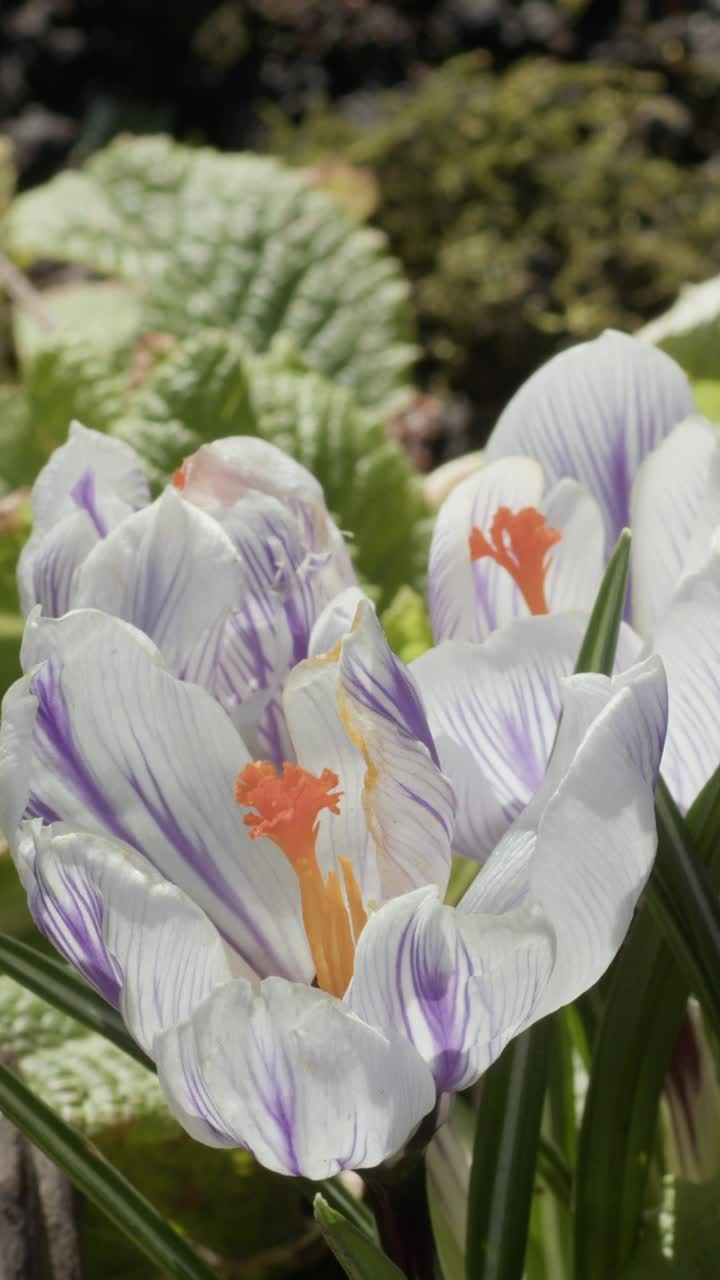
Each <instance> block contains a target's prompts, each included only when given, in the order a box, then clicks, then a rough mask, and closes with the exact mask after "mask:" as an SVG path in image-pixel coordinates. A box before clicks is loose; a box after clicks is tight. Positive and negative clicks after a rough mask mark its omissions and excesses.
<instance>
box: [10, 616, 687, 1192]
mask: <svg viewBox="0 0 720 1280" xmlns="http://www.w3.org/2000/svg"><path fill="white" fill-rule="evenodd" d="M352 614H353V616H352V622H351V624H350V626H349V629H348V626H347V622H346V617H347V616H348V613H347V610H346V609H345V610H344V609H343V608H338V607H337V606H336V605H335V606H330V607H329V609H328V611H327V614H326V616H325V617H324V618H321V619H320V623H319V628H320V630H319V633H320V634H322V635H323V637H324V639H325V641H326V642H328V643H330V642H332V643H331V644H330V647H329V649H328V651H327V652H325V653H324V654H321V655H317V656H314V657H311V658H308V659H306V660H305V661H302V662H300V663H299V664H298V665H297V666H295V667H294V669H293V670H292V672H291V673H290V675H289V677H288V678H287V680H286V682H285V687H284V691H283V695H282V696H283V710H284V715H285V720H286V724H287V727H288V732H289V736H290V739H291V743H292V748H293V754H294V757H295V762H294V764H292V765H291V766H290V767H288V766H287V765H286V766H285V767H284V768H283V769H279V768H276V767H275V766H274V765H273V764H272V763H271V762H269V761H267V760H258V759H256V758H254V757H253V755H252V754H251V752H250V751H249V750H248V746H247V744H246V743H245V742H244V741H243V739H242V737H241V735H240V734H239V732H238V730H237V728H236V727H235V725H234V724H233V722H232V720H231V719H230V717H229V716H228V714H227V712H226V711H225V710H224V709H223V707H222V706H221V705H220V704H219V702H218V701H217V700H216V699H215V698H213V697H212V696H211V694H209V693H208V692H207V690H205V689H203V688H201V687H199V686H198V685H196V684H193V683H192V682H190V681H187V680H182V679H180V678H179V677H178V675H177V674H176V673H175V672H173V670H172V669H171V667H170V666H169V665H168V663H167V662H166V661H165V659H164V657H163V655H162V653H161V652H160V651H159V649H158V648H157V646H156V645H154V644H153V642H152V641H151V640H150V639H149V638H148V637H147V635H145V634H143V633H142V632H141V631H139V630H138V629H137V628H135V627H133V626H131V625H129V624H128V623H126V622H124V621H122V620H120V619H117V618H114V617H111V616H109V615H108V614H103V613H101V612H99V611H94V610H83V609H79V610H74V611H71V612H69V613H67V614H66V615H65V616H63V617H61V618H59V619H49V618H44V617H42V616H41V615H40V611H39V609H36V610H34V611H33V612H32V613H31V615H30V618H29V621H28V625H27V628H26V634H25V639H24V644H23V664H24V669H25V670H26V672H27V674H26V675H25V676H24V677H22V678H21V679H20V680H19V681H18V682H17V683H16V684H15V685H14V686H13V687H12V688H11V689H10V690H9V691H8V693H7V694H6V697H5V700H4V704H3V716H2V729H1V731H0V821H1V823H2V827H3V830H4V831H5V833H6V835H7V837H8V840H9V842H10V845H11V848H12V852H13V856H14V858H15V861H16V864H17V867H18V869H19V872H20V875H21V877H22V880H23V883H24V885H25V887H26V890H27V893H28V900H29V904H30V908H31V911H32V914H33V917H34V919H35V921H36V922H37V924H38V926H39V928H40V929H41V930H42V931H43V932H44V933H45V935H46V936H47V937H48V938H49V939H50V941H51V942H52V943H53V944H54V946H55V947H57V949H58V950H59V951H60V952H61V953H62V954H63V955H64V956H65V957H66V958H67V959H68V960H69V961H70V962H71V963H72V964H73V965H74V966H75V967H76V968H77V969H78V970H79V972H80V973H82V974H83V975H84V976H85V978H86V979H87V980H88V982H90V983H91V984H92V985H93V986H94V987H95V988H96V990H97V991H99V992H100V993H101V994H102V995H103V996H104V997H105V998H106V999H107V1000H108V1001H110V1002H111V1003H112V1004H113V1005H115V1006H116V1007H117V1008H118V1009H119V1010H120V1011H121V1013H122V1015H123V1017H124V1019H125V1021H126V1023H127V1026H128V1028H129V1029H130V1031H131V1032H132V1034H133V1035H134V1036H135V1038H136V1039H137V1041H138V1042H139V1044H141V1045H142V1047H143V1048H144V1049H145V1050H146V1051H147V1053H148V1054H150V1055H151V1056H152V1057H153V1059H154V1060H155V1062H156V1064H157V1069H158V1075H159V1079H160V1082H161V1085H162V1087H163V1090H164V1092H165V1095H166V1097H167V1099H168V1102H169V1104H170V1106H171V1108H172V1110H173V1111H174V1113H175V1115H176V1116H177V1117H178V1119H179V1120H180V1122H181V1124H183V1125H184V1127H185V1128H186V1129H187V1131H188V1132H189V1133H190V1134H192V1135H194V1136H195V1137H196V1138H198V1139H200V1140H201V1141H203V1142H206V1143H209V1144H211V1145H217V1146H243V1147H246V1148H247V1149H248V1150H250V1151H251V1152H253V1153H254V1155H255V1156H256V1157H257V1158H258V1159H259V1160H260V1161H261V1162H262V1163H264V1164H265V1165H267V1166H268V1167H270V1168H272V1169H275V1170H279V1171H281V1172H284V1173H288V1174H303V1175H306V1176H308V1177H311V1178H319V1177H324V1176H328V1175H330V1174H333V1173H334V1172H336V1171H338V1170H341V1169H351V1168H365V1167H371V1166H375V1165H377V1164H379V1163H380V1162H382V1161H383V1160H385V1159H387V1158H389V1157H391V1156H394V1155H395V1154H396V1153H397V1152H398V1151H400V1150H402V1148H403V1146H404V1144H405V1143H406V1142H407V1141H408V1140H409V1138H410V1137H411V1135H412V1134H413V1133H414V1131H415V1130H416V1128H417V1127H418V1125H419V1124H420V1123H421V1121H422V1120H423V1119H424V1118H425V1117H431V1116H432V1114H433V1113H434V1112H435V1109H436V1108H437V1106H438V1102H439V1100H440V1098H441V1096H442V1095H444V1094H448V1093H452V1092H454V1091H456V1090H460V1089H464V1088H466V1087H467V1086H468V1085H470V1084H472V1082H473V1081H474V1080H476V1079H477V1078H478V1077H479V1076H480V1075H481V1073H482V1072H483V1071H484V1070H485V1069H486V1068H487V1067H488V1065H489V1064H490V1063H491V1062H493V1061H494V1059H495V1058H496V1057H497V1056H498V1054H499V1053H500V1052H501V1051H502V1049H503V1047H504V1045H505V1044H506V1043H507V1042H508V1040H509V1039H511V1037H513V1036H515V1035H517V1034H518V1033H519V1032H520V1031H522V1030H523V1028H525V1027H527V1026H529V1025H530V1024H531V1023H532V1022H534V1021H535V1020H536V1019H538V1018H541V1017H543V1016H544V1015H546V1014H548V1013H550V1012H551V1011H552V1010H554V1009H556V1008H557V1007H558V1006H560V1005H562V1004H564V1003H566V1002H567V1001H570V1000H572V999H574V998H575V997H576V996H577V995H578V994H579V993H580V992H581V991H583V990H585V989H586V988H587V987H589V986H590V985H592V984H593V983H594V982H595V981H596V980H597V978H598V977H599V976H600V974H601V973H602V972H603V970H604V969H605V968H606V966H607V965H608V964H609V962H610V960H611V959H612V957H613V956H614V954H615V952H616V950H617V948H618V946H619V944H620V941H621V940H622V937H623V936H624V934H625V931H626V929H627V927H628V925H629V922H630V919H631V917H632V912H633V909H634V905H635V902H636V901H637V897H638V895H639V893H640V892H641V890H642V887H643V885H644V883H645V880H646V878H647V875H648V874H649V871H650V867H651V865H652V861H653V857H654V853H655V845H656V835H655V825H654V815H653V787H654V783H655V779H656V773H657V768H658V764H659V761H660V756H661V753H662V748H663V741H664V735H665V723H666V712H667V709H666V688H665V677H664V673H663V670H662V665H661V664H660V662H659V661H658V660H657V659H655V658H650V659H649V660H648V661H646V662H644V663H642V664H640V665H637V666H634V667H632V668H630V669H629V670H628V671H627V672H625V673H623V674H622V675H620V676H618V677H615V678H613V679H608V678H605V677H602V676H575V677H571V678H570V679H569V680H567V681H566V682H565V683H564V685H563V688H562V692H561V697H562V701H563V707H564V711H563V715H562V720H561V725H560V730H559V733H558V737H557V742H556V746H555V750H554V752H553V755H552V759H551V762H550V765H549V768H548V769H547V771H546V773H545V776H544V778H543V780H542V782H541V785H540V786H539V788H538V789H537V790H536V791H535V794H534V795H533V796H532V798H531V800H530V803H529V804H528V805H527V806H526V807H525V809H524V810H523V812H522V813H521V814H520V815H519V817H518V818H517V819H516V820H515V821H514V822H513V823H512V825H511V826H510V827H509V829H508V830H507V831H506V832H505V834H504V836H503V837H502V838H501V839H500V841H499V843H498V844H497V845H496V847H495V848H494V849H493V851H492V852H491V853H490V856H489V857H488V859H487V862H486V864H485V866H483V867H482V869H481V870H480V872H479V874H478V876H477V878H476V880H475V881H474V883H473V885H472V887H471V888H470V889H469V891H468V892H467V893H466V895H465V897H464V898H463V899H462V901H461V902H460V904H459V906H458V907H457V909H455V908H451V907H450V906H447V905H444V903H443V897H444V894H445V891H446V888H447V885H448V878H449V873H450V858H451V849H452V848H453V847H454V845H455V843H456V838H457V834H458V831H460V830H462V829H463V824H465V826H467V823H468V821H469V818H468V816H467V814H466V813H465V812H464V809H463V805H464V796H463V795H462V794H460V793H458V792H456V790H455V787H454V786H453V783H452V782H451V779H450V777H449V774H448V771H446V770H445V768H444V767H443V765H442V763H441V747H442V749H443V750H447V751H449V752H452V750H455V751H456V753H458V752H462V753H463V754H464V755H465V756H466V757H467V759H466V760H465V762H464V764H465V772H466V776H469V771H470V770H471V769H474V771H475V776H476V779H477V781H478V789H481V788H482V786H483V785H484V786H485V790H486V792H487V788H488V784H487V781H486V782H485V783H483V779H486V780H487V778H488V777H496V778H499V777H501V776H502V775H503V774H506V773H507V770H508V769H509V768H512V767H513V766H512V764H511V763H510V761H511V758H512V752H511V751H510V752H509V747H508V741H507V739H506V738H504V737H503V734H502V731H499V732H497V733H495V732H494V730H493V727H492V724H491V723H488V725H487V727H486V733H485V738H484V741H483V742H482V743H481V744H479V745H478V747H477V749H475V748H474V747H473V745H472V744H470V746H469V747H468V744H467V743H466V742H465V741H464V740H463V741H460V740H456V741H455V742H454V743H453V742H452V741H450V738H449V735H448V733H447V732H446V733H445V734H444V735H443V741H442V743H441V742H440V740H439V739H436V737H435V736H434V735H433V733H432V731H431V728H430V725H429V722H428V716H427V714H426V710H425V705H424V700H423V695H422V694H421V690H420V685H419V683H418V681H417V680H416V679H415V677H414V676H413V674H412V672H411V671H409V670H408V669H407V668H406V667H404V666H403V664H402V663H401V662H400V661H399V660H398V659H397V658H396V657H395V656H394V655H393V654H392V652H391V651H390V649H389V647H388V645H387V642H386V640H385V637H384V635H383V633H382V630H381V628H380V626H379V624H378V622H377V619H376V617H375V614H374V611H373V609H372V606H371V605H370V604H369V602H367V601H361V602H360V603H359V605H358V607H357V608H355V609H353V610H352ZM441 654H442V650H439V651H438V655H441ZM442 660H443V659H442V657H441V656H438V657H437V661H438V662H439V663H442ZM452 678H453V680H454V682H455V685H454V687H455V690H456V692H457V695H458V697H459V698H460V699H463V700H464V702H465V704H466V705H467V707H468V708H474V712H477V709H478V707H479V706H480V705H481V702H482V689H481V688H478V687H477V686H476V684H475V681H474V675H473V673H472V671H470V669H463V670H459V671H454V672H453V673H452ZM463 682H465V683H463ZM508 752H509V754H508Z"/></svg>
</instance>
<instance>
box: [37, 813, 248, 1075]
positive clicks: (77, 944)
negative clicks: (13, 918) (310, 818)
mask: <svg viewBox="0 0 720 1280" xmlns="http://www.w3.org/2000/svg"><path fill="white" fill-rule="evenodd" d="M16 860H17V862H18V869H19V871H20V874H21V876H22V879H23V883H24V885H25V888H26V890H27V892H28V902H29V906H30V910H31V912H32V915H33V918H34V920H35V923H36V924H37V926H38V928H39V929H40V930H41V931H42V933H44V934H45V936H46V937H47V938H48V939H49V941H50V942H52V944H53V946H54V947H56V948H57V950H58V951H59V952H60V953H61V955H63V956H64V957H65V959H66V960H69V961H70V963H71V964H72V965H73V966H74V968H75V969H77V970H78V972H79V973H81V974H82V976H83V977H84V978H85V979H86V981H87V982H89V983H90V985H91V986H93V987H94V988H95V990H96V991H99V993H100V995H101V996H103V997H104V998H105V999H106V1000H107V1001H108V1003H109V1004H112V1005H114V1006H115V1008H117V1009H119V1010H120V1012H121V1013H122V1015H123V1018H124V1019H125V1022H126V1023H127V1026H128V1028H129V1030H130V1031H131V1033H132V1034H133V1036H134V1037H135V1039H136V1040H137V1041H138V1044H140V1045H141V1046H142V1048H143V1049H145V1051H146V1053H149V1054H152V1051H153V1044H154V1041H155V1037H156V1035H157V1034H158V1033H159V1032H160V1031H164V1030H165V1029H166V1028H167V1027H171V1026H174V1025H175V1024H176V1023H178V1022H181V1021H183V1020H184V1019H186V1018H188V1017H190V1015H191V1014H192V1012H193V1010H194V1009H195V1007H196V1006H197V1005H198V1004H200V1002H201V1001H203V1000H204V999H205V998H206V997H207V996H208V995H209V994H210V992H211V991H213V990H214V988H215V987H217V986H219V985H220V984H221V983H223V982H227V981H228V980H229V979H230V978H231V976H232V971H231V968H230V964H229V953H228V952H227V951H226V949H225V947H224V946H223V943H222V941H221V939H220V935H219V934H218V932H217V930H216V929H215V927H214V926H213V925H212V924H211V923H210V920H209V919H208V917H207V916H206V915H205V914H204V912H202V911H201V910H200V908H199V907H197V906H195V904H194V903H193V902H191V901H190V899H189V898H188V897H186V895H185V894H184V893H182V892H181V891H180V890H179V889H177V888H176V887H175V886H174V885H171V884H169V883H168V881H166V880H163V879H162V877H160V876H158V875H157V874H156V873H155V872H154V871H153V870H152V868H151V867H149V866H148V864H147V862H146V861H145V860H144V859H142V858H139V857H138V856H137V854H136V853H134V851H133V850H132V849H130V848H128V846H127V845H123V844H120V842H119V841H116V840H108V839H105V838H104V837H102V836H96V835H88V834H86V833H82V832H75V831H69V830H66V829H64V828H63V826H62V825H61V824H60V825H57V826H55V827H45V826H43V825H42V823H41V822H39V821H37V820H36V821H33V822H29V823H27V824H26V827H25V831H24V832H23V835H22V837H21V839H20V842H19V849H18V853H17V855H16Z"/></svg>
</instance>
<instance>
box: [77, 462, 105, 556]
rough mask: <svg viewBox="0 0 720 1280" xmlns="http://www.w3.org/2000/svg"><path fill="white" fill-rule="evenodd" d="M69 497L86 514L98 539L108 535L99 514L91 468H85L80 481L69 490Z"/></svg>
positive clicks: (103, 520)
mask: <svg viewBox="0 0 720 1280" xmlns="http://www.w3.org/2000/svg"><path fill="white" fill-rule="evenodd" d="M70 497H71V498H72V500H73V502H74V503H75V505H76V506H77V507H79V508H80V509H81V510H82V511H85V512H87V514H88V515H89V517H90V519H91V520H92V522H93V524H94V526H95V529H96V531H97V535H98V537H99V538H106V537H107V534H108V527H107V522H106V521H105V519H104V517H103V516H102V514H101V512H100V508H99V507H98V503H97V493H96V488H95V472H94V471H93V469H92V467H86V469H85V470H84V471H83V473H82V475H81V476H80V479H79V480H77V481H76V483H75V485H74V486H73V488H72V489H71V490H70Z"/></svg>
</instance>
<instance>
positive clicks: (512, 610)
mask: <svg viewBox="0 0 720 1280" xmlns="http://www.w3.org/2000/svg"><path fill="white" fill-rule="evenodd" d="M604 564H605V531H604V526H603V517H602V512H601V510H600V506H599V504H598V503H597V502H596V501H595V499H594V498H592V497H591V496H590V494H589V493H588V492H587V491H586V490H585V489H583V487H582V485H580V484H578V483H577V481H574V480H567V479H563V480H560V481H558V483H557V484H555V485H553V487H552V488H551V489H550V490H549V491H548V492H547V493H546V492H545V481H544V477H543V469H542V467H541V466H540V464H539V463H538V462H535V461H534V460H533V459H532V458H520V457H518V458H501V459H500V460H499V461H497V462H493V463H490V464H488V465H486V466H484V467H482V468H481V469H480V470H477V471H475V472H474V473H473V474H471V475H470V476H468V478H467V479H466V480H463V481H461V483H460V484H459V485H457V487H456V488H455V489H453V490H452V491H451V493H450V494H449V496H448V497H447V498H446V499H445V501H444V503H443V504H442V506H441V508H440V511H439V512H438V516H437V520H436V522H435V528H434V530H433V538H432V543H431V547H430V563H429V570H428V604H429V609H430V619H431V622H432V628H433V635H434V637H435V640H436V641H437V642H438V643H439V642H440V641H441V640H476V641H477V640H484V639H485V638H486V636H488V635H490V634H491V633H492V632H493V631H495V630H497V628H498V627H503V626H505V625H506V624H507V623H508V622H511V621H512V620H513V619H515V618H523V617H525V618H527V617H531V616H537V615H542V614H546V613H550V612H553V613H555V612H558V611H560V610H564V609H590V608H591V607H592V604H593V602H594V600H595V596H596V595H597V589H598V586H599V585H600V579H601V577H602V573H603V568H604Z"/></svg>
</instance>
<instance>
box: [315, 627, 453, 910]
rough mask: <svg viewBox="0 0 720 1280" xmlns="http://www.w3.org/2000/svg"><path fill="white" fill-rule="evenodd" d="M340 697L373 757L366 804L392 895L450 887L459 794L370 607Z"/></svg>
mask: <svg viewBox="0 0 720 1280" xmlns="http://www.w3.org/2000/svg"><path fill="white" fill-rule="evenodd" d="M337 698H338V708H339V711H340V715H341V717H342V721H343V724H344V725H345V729H346V731H347V733H348V734H349V735H350V737H351V738H352V740H353V742H355V744H356V745H357V746H358V747H359V748H360V751H361V752H362V754H363V756H364V758H365V764H366V771H365V781H364V788H363V806H364V810H365V815H366V819H367V823H368V826H369V828H370V834H371V836H372V838H373V840H374V842H375V848H376V854H377V860H378V870H379V873H380V878H381V883H382V886H383V893H384V896H393V895H395V894H398V893H405V892H407V891H408V890H409V889H414V888H417V886H418V885H427V884H436V885H438V886H439V888H441V889H442V890H444V888H445V885H446V884H447V880H448V876H449V872H450V846H451V842H452V836H453V830H454V825H455V796H454V794H453V790H452V786H451V785H450V783H449V781H448V779H447V778H446V777H445V774H444V773H443V772H442V769H441V767H440V760H439V757H438V754H437V749H436V747H435V743H434V741H433V737H432V734H431V732H430V729H429V726H428V722H427V717H426V714H425V708H424V707H423V703H422V698H421V696H420V693H419V691H418V687H417V684H416V682H415V679H414V677H413V676H412V674H411V673H410V671H409V670H408V668H407V667H405V666H404V665H403V663H402V662H400V660H399V659H398V658H396V657H395V655H394V654H393V652H392V650H391V649H390V646H389V645H388V642H387V640H386V639H385V636H384V634H383V631H382V628H381V626H380V623H379V622H378V620H377V618H376V617H375V614H374V612H373V609H372V606H371V605H370V604H369V602H368V603H366V604H364V605H361V606H360V608H359V610H358V614H357V618H356V621H355V625H354V628H353V631H352V633H351V634H350V635H349V636H348V637H347V638H346V639H345V640H344V641H343V643H342V649H341V654H340V667H339V686H338V693H337Z"/></svg>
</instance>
